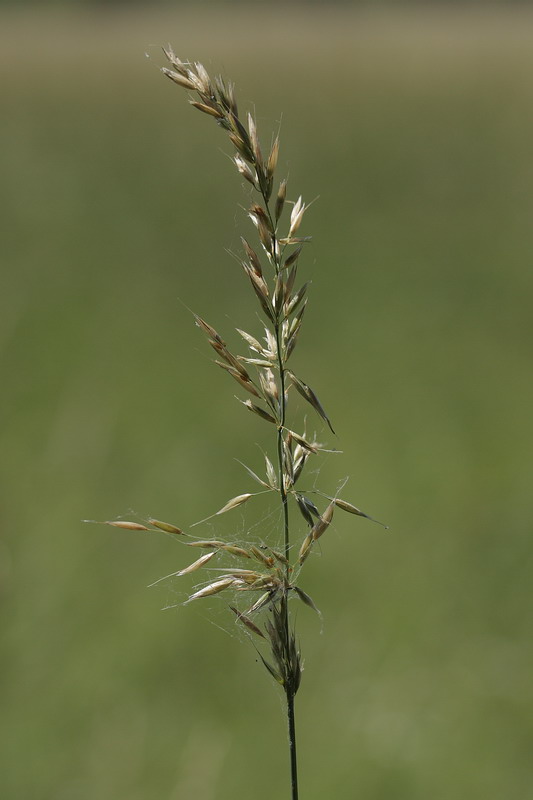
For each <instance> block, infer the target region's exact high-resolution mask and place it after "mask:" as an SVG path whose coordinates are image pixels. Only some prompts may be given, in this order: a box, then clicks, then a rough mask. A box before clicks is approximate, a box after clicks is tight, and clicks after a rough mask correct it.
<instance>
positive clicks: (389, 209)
mask: <svg viewBox="0 0 533 800" xmlns="http://www.w3.org/2000/svg"><path fill="white" fill-rule="evenodd" d="M532 23H533V16H532V15H531V14H530V13H529V12H528V11H527V10H517V9H516V8H515V9H514V10H513V9H508V10H507V11H505V12H504V11H497V10H495V9H492V10H488V9H487V8H485V9H484V10H481V9H478V10H472V9H470V10H464V9H463V10H450V9H449V8H447V9H446V8H439V9H436V10H434V11H433V12H432V13H429V10H428V9H425V10H424V9H420V8H419V9H418V10H406V9H404V10H403V11H402V10H400V9H398V8H397V9H395V10H394V9H391V8H389V9H388V10H386V11H381V12H380V13H377V12H376V13H374V12H372V11H370V10H368V9H366V10H359V11H357V10H354V9H346V8H344V9H342V8H340V7H339V8H333V7H331V6H328V7H326V6H324V5H322V6H320V5H318V6H317V7H316V8H314V9H311V8H304V7H303V6H302V7H295V8H293V9H288V8H285V9H284V10H283V11H282V10H280V8H279V6H278V7H276V5H273V6H271V7H268V8H267V7H263V8H261V9H260V10H259V11H258V10H257V9H255V10H254V9H253V8H248V9H246V8H245V7H243V6H238V7H234V8H229V7H228V8H224V10H219V11H217V10H215V9H210V10H208V11H206V8H205V7H204V6H203V4H202V9H201V10H200V9H197V10H195V9H194V8H193V7H191V6H190V5H189V6H186V7H185V8H181V10H180V11H179V13H178V12H177V11H176V9H173V8H171V7H169V6H168V5H167V6H166V7H164V8H156V7H153V8H151V9H150V8H149V9H147V8H146V7H145V8H144V9H142V8H136V9H132V8H131V7H130V6H125V5H124V4H123V7H122V8H119V9H118V10H115V12H114V13H108V12H107V11H105V10H102V9H100V10H99V11H94V10H93V11H86V12H84V13H81V12H77V13H74V11H72V10H71V11H70V12H69V11H68V10H66V11H57V10H55V11H52V10H50V8H48V6H46V5H45V4H42V5H41V7H40V8H32V9H30V8H27V9H26V8H25V7H23V5H22V4H20V5H19V8H18V10H17V9H13V8H11V9H9V10H7V9H5V10H4V12H3V13H2V15H1V16H0V44H1V46H0V63H1V67H2V73H3V78H2V81H1V83H0V97H1V107H2V119H1V122H0V164H1V166H0V171H1V175H2V181H1V183H2V190H1V192H0V202H1V209H0V215H1V217H0V218H1V221H2V222H1V227H2V292H1V300H0V304H1V309H0V357H1V364H2V366H1V374H2V378H3V380H2V385H3V389H2V392H1V401H0V403H1V425H2V429H1V434H0V437H1V438H0V444H1V452H2V459H1V462H0V469H1V476H0V477H1V482H0V501H1V506H0V525H1V542H0V591H1V594H2V607H1V608H2V610H1V614H2V659H1V664H2V668H1V669H2V693H3V696H2V704H1V708H2V712H1V722H0V726H1V731H2V736H3V744H2V747H1V748H0V752H1V754H2V755H1V759H2V761H3V762H4V763H3V765H2V771H1V774H2V779H1V782H2V796H3V797H5V798H6V799H8V800H26V798H32V800H41V799H42V800H49V799H51V798H53V799H54V800H78V799H79V800H89V798H90V799H91V800H92V798H101V799H102V800H107V798H109V800H111V799H112V800H126V798H127V800H148V799H150V800H152V798H156V797H157V798H165V799H166V798H168V800H185V798H198V800H215V799H216V800H223V799H224V798H230V797H235V796H239V795H241V796H252V797H254V798H255V800H266V799H267V798H271V797H287V796H288V775H287V771H288V770H287V753H286V735H285V727H284V720H283V716H282V703H281V698H279V696H277V693H276V689H275V687H274V686H273V685H270V684H271V681H269V678H268V676H267V675H266V673H265V672H264V669H263V668H262V667H260V666H259V665H258V664H257V663H256V657H255V654H254V651H253V650H252V648H251V647H250V645H249V644H248V643H247V642H242V641H239V638H243V637H239V636H238V634H237V633H236V632H235V627H234V625H233V622H232V621H231V620H229V619H228V616H229V612H228V611H227V610H226V604H225V601H224V600H219V601H218V602H217V598H214V599H213V601H212V602H209V601H206V604H205V605H201V604H200V603H198V604H196V605H192V606H186V607H185V608H182V607H178V608H175V609H173V610H168V611H165V612H164V613H162V612H161V611H160V609H161V608H162V607H163V606H165V605H167V604H169V603H170V604H172V603H177V602H179V601H180V600H181V599H183V595H182V594H181V593H179V591H178V587H177V586H176V584H175V583H172V582H169V583H166V584H165V583H162V584H160V585H159V586H158V587H154V588H153V589H150V590H148V589H147V588H146V586H147V584H149V583H151V582H152V581H154V580H155V579H156V578H158V577H160V576H161V575H165V574H166V573H169V572H171V571H173V570H176V569H179V568H180V567H181V566H183V564H184V563H186V559H187V554H185V555H184V553H183V550H182V549H180V547H179V546H178V545H177V544H176V542H175V541H174V540H172V539H170V538H167V537H165V536H161V538H158V537H154V536H151V535H143V534H133V533H129V532H124V531H119V530H116V529H113V528H109V527H104V526H102V527H100V526H95V525H84V524H83V523H82V522H81V520H82V519H84V518H91V519H97V520H102V519H109V518H114V517H116V516H119V515H125V516H129V517H130V518H131V514H134V515H137V516H136V517H135V518H137V519H141V518H143V517H146V516H148V515H151V514H153V515H155V516H158V517H159V518H161V519H168V520H169V521H173V522H175V523H176V524H178V525H182V526H187V525H189V524H190V523H192V522H193V521H195V520H197V519H200V518H201V517H203V516H205V515H207V514H208V513H211V512H213V511H215V510H216V509H217V508H219V507H220V506H221V505H222V504H223V503H224V502H225V501H226V500H227V499H228V497H231V496H233V495H235V494H238V493H241V492H243V491H248V490H250V491H252V490H253V489H254V487H253V486H251V485H250V481H249V480H248V479H247V476H246V474H245V473H244V471H243V470H242V467H240V466H239V464H238V463H237V462H236V461H235V460H234V459H235V458H240V459H242V460H243V461H245V462H246V463H248V464H249V465H250V466H251V467H252V468H254V469H260V468H261V458H262V456H261V452H260V450H259V449H258V447H257V445H259V446H260V447H263V448H269V447H270V446H271V445H270V442H269V434H270V431H269V430H264V428H266V427H268V426H263V425H262V424H261V423H260V422H256V420H255V419H254V418H253V416H252V415H251V414H248V413H247V412H246V411H244V410H242V409H241V408H240V407H239V405H238V404H237V403H236V401H235V400H234V398H233V394H234V386H233V385H232V384H231V381H229V379H227V378H226V377H225V376H224V375H223V374H221V371H220V370H215V369H213V368H212V367H211V365H210V363H209V361H210V358H211V356H210V354H209V352H208V348H207V346H206V345H205V342H204V340H203V337H202V336H201V335H200V334H199V332H198V331H197V330H196V329H195V327H194V325H193V324H192V323H191V317H190V314H189V313H188V312H187V311H186V309H185V308H184V306H183V303H185V304H187V305H188V306H190V307H192V308H193V309H194V310H195V311H196V312H197V313H200V314H202V315H203V316H205V317H206V318H207V319H208V320H209V321H210V322H211V323H212V324H213V325H215V327H217V328H218V329H219V330H220V331H221V332H222V333H223V334H227V336H228V341H230V342H235V339H232V338H231V330H232V329H233V328H234V327H235V326H238V327H245V328H246V327H247V326H248V327H247V329H248V330H251V331H252V332H253V331H254V330H255V331H257V330H258V329H257V320H256V317H255V303H254V300H253V298H251V297H250V292H249V288H248V286H247V285H246V283H245V281H244V279H243V276H242V275H241V274H240V272H239V269H238V266H237V265H236V264H235V262H234V261H233V260H232V259H231V257H230V256H228V255H227V253H226V249H234V250H235V249H237V248H238V244H239V236H240V234H241V233H242V232H246V231H248V232H249V223H247V221H246V218H245V215H244V212H243V210H242V205H244V204H245V203H246V198H247V196H248V193H247V190H246V189H244V193H243V187H242V186H241V185H240V181H239V179H238V177H237V176H236V175H235V174H234V170H233V168H232V166H231V164H230V162H229V160H228V158H227V157H226V155H225V154H228V153H231V150H230V149H229V148H228V146H227V142H226V140H225V139H224V137H223V136H222V134H221V133H220V132H219V131H217V130H216V127H215V126H214V125H213V124H212V123H211V122H210V120H208V119H207V118H205V117H202V116H201V115H200V114H196V112H194V111H193V110H191V109H190V108H189V107H188V106H187V103H186V98H185V96H184V94H183V93H182V92H181V91H180V90H179V89H178V88H177V87H175V86H173V85H172V84H171V83H170V82H169V81H166V80H165V79H164V78H163V77H162V76H160V75H159V73H158V72H157V69H156V67H157V66H159V65H161V64H162V63H163V58H162V56H161V55H160V52H159V50H158V46H159V45H160V44H163V43H166V42H168V41H171V42H172V43H173V45H174V48H175V50H176V52H177V53H178V54H180V55H181V56H182V57H189V58H192V59H199V60H201V61H203V62H204V63H205V64H206V66H207V67H208V69H209V70H210V71H212V72H218V71H222V72H224V74H226V75H228V76H230V77H231V78H233V79H234V80H235V81H236V82H237V86H238V97H239V98H240V105H241V107H242V108H243V109H244V108H252V109H255V110H256V114H257V120H258V125H259V131H260V134H261V135H262V138H263V141H264V142H268V141H269V140H270V136H271V132H272V130H275V129H276V128H277V126H278V123H279V121H280V120H282V125H281V141H282V151H281V157H280V172H281V173H284V172H285V171H288V173H289V175H290V180H289V188H290V196H291V197H292V198H293V199H295V198H296V197H297V195H298V194H300V193H302V194H303V196H304V198H305V199H306V200H311V199H313V198H314V197H316V196H319V199H318V200H317V201H316V202H315V203H314V205H313V206H312V207H311V209H310V210H309V211H308V213H307V215H306V219H305V225H304V228H305V229H304V230H303V232H304V233H305V234H312V235H313V244H312V245H311V246H310V248H309V249H308V250H307V251H306V258H305V259H304V261H303V262H302V264H301V266H302V267H303V268H304V269H303V270H302V272H304V271H307V275H308V276H309V277H310V278H311V279H312V281H313V284H312V290H311V302H310V306H309V309H308V312H307V316H306V325H305V326H304V329H303V333H302V336H301V341H300V344H299V347H298V349H297V350H296V352H295V354H294V356H293V364H292V366H293V369H295V370H296V371H297V372H298V373H299V374H301V375H302V377H303V378H304V379H305V380H307V381H309V383H311V385H312V386H313V387H314V388H315V389H316V391H317V392H318V394H319V396H320V397H321V399H322V400H323V402H324V404H325V405H326V408H327V409H328V412H329V413H330V415H331V416H332V419H333V422H334V426H335V427H336V430H337V432H338V434H339V435H338V439H337V440H336V441H335V444H336V446H338V447H341V448H342V449H343V450H344V454H343V455H341V456H338V457H332V456H330V457H328V458H326V459H323V460H322V461H321V462H320V475H319V476H318V479H319V481H320V486H321V487H322V488H323V489H324V490H325V491H328V492H333V491H334V490H335V487H336V485H337V482H338V480H339V479H340V478H343V477H344V476H345V475H350V476H351V477H350V481H349V483H348V485H347V487H346V490H345V492H344V496H345V497H346V498H347V499H349V500H351V501H352V502H355V503H356V504H358V505H360V506H361V507H362V508H363V509H365V510H368V511H369V513H371V514H373V515H375V516H376V517H378V518H379V519H384V520H386V521H387V522H388V523H389V524H390V526H391V530H390V531H389V532H385V531H384V530H382V529H381V528H379V527H377V526H373V525H372V524H370V523H368V522H366V521H364V520H360V519H358V518H352V517H349V516H348V515H337V516H336V518H335V525H334V526H333V530H332V531H331V532H328V534H327V537H324V539H323V540H322V541H323V547H322V554H321V556H320V555H317V556H316V557H314V558H312V559H310V560H309V561H308V563H307V564H306V574H305V577H304V578H303V581H302V585H303V586H304V588H305V589H306V590H307V591H308V592H309V593H310V594H311V595H312V596H313V598H314V599H315V601H316V602H317V604H318V605H319V606H320V608H321V609H322V611H323V614H324V626H323V632H322V631H321V626H320V622H319V621H318V620H317V619H316V618H315V617H314V616H313V614H312V612H311V611H309V610H308V609H306V608H303V610H299V611H298V628H299V631H300V633H301V641H302V649H303V653H304V657H305V667H306V669H305V673H304V680H303V683H302V688H301V692H300V694H299V696H298V722H299V731H300V738H299V747H300V769H301V796H302V798H305V800H318V799H319V798H320V800H322V799H323V798H330V797H335V798H353V797H360V798H367V800H370V799H372V800H427V798H431V799H432V800H457V798H469V800H476V799H477V798H479V800H481V799H482V800H501V798H503V797H508V798H518V797H525V796H526V795H527V793H528V789H529V787H530V786H531V781H532V778H533V775H532V769H531V744H532V724H533V717H532V711H533V708H532V687H531V660H532V656H533V647H532V644H531V638H530V634H531V610H532V609H531V555H530V553H531V517H532V502H531V441H532V434H533V421H532V414H531V408H532V401H533V378H532V372H531V356H532V352H531V351H532V315H531V296H532V289H533V285H532V284H533V279H532V270H531V264H532V256H533V234H532V226H531V213H532V210H533V189H532V182H533V153H532V149H531V142H532V140H533V114H532V101H533V82H532V70H533V25H532ZM144 51H148V53H149V54H150V55H151V60H150V61H148V60H146V59H145V58H144ZM180 301H181V302H180ZM319 430H320V433H321V434H322V435H324V436H325V432H324V431H323V430H321V429H319ZM317 464H318V462H317ZM267 512H268V508H267V507H263V506H261V504H258V505H257V506H256V507H254V508H253V507H252V505H251V504H249V505H247V506H246V507H245V511H243V513H242V514H241V513H240V512H239V511H235V512H233V513H234V516H233V517H232V518H231V519H230V518H229V516H228V518H226V520H227V521H225V527H224V526H223V528H222V530H223V532H224V535H228V536H235V528H236V529H237V533H238V535H244V533H243V532H244V531H245V530H246V529H247V528H248V527H252V526H254V525H255V524H256V523H257V522H258V520H260V519H261V517H262V515H264V514H266V513H267ZM276 521H277V518H276V516H275V515H274V516H273V517H271V518H270V519H269V521H268V524H266V526H265V533H270V534H271V535H272V528H273V527H275V524H276ZM233 526H235V527H233ZM204 530H205V532H206V533H209V532H212V530H213V529H211V528H209V527H208V526H206V527H205V528H204ZM214 530H216V531H218V528H217V529H214ZM253 531H254V534H255V535H256V536H261V535H262V531H263V529H262V528H261V527H260V526H259V527H254V528H253ZM275 535H276V534H275V530H274V536H275ZM300 535H301V530H300V531H299V533H298V536H300ZM183 580H187V579H186V578H184V579H183ZM192 584H193V581H192V580H191V581H189V582H188V583H187V584H186V585H185V584H183V587H184V588H185V591H187V589H188V588H189V587H190V586H191V585H192ZM181 586H182V585H181V584H180V587H179V588H181ZM211 623H214V624H211ZM228 632H229V633H231V634H232V635H231V636H230V635H228Z"/></svg>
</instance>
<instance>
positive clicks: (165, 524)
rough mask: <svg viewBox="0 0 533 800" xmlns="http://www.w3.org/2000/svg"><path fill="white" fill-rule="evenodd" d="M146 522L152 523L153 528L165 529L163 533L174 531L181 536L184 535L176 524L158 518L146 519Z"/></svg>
mask: <svg viewBox="0 0 533 800" xmlns="http://www.w3.org/2000/svg"><path fill="white" fill-rule="evenodd" d="M148 524H149V525H152V526H153V527H154V528H159V530H160V531H165V533H175V534H177V535H182V536H184V535H185V534H184V532H183V531H182V530H181V528H178V527H176V525H171V524H170V522H161V520H160V519H152V518H150V519H149V520H148Z"/></svg>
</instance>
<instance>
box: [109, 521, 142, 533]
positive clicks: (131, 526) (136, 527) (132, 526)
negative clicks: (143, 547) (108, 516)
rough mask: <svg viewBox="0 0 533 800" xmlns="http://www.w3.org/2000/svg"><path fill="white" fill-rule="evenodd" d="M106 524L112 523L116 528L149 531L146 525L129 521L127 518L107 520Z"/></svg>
mask: <svg viewBox="0 0 533 800" xmlns="http://www.w3.org/2000/svg"><path fill="white" fill-rule="evenodd" d="M104 525H112V526H113V527H114V528H124V530H127V531H149V530H150V528H147V527H146V525H141V524H140V523H139V522H129V521H128V520H125V519H115V520H106V521H105V522H104Z"/></svg>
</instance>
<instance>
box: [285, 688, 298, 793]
mask: <svg viewBox="0 0 533 800" xmlns="http://www.w3.org/2000/svg"><path fill="white" fill-rule="evenodd" d="M287 719H288V722H289V751H290V757H291V791H292V800H298V761H297V758H296V726H295V720H294V694H293V693H292V691H287Z"/></svg>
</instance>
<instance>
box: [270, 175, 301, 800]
mask: <svg viewBox="0 0 533 800" xmlns="http://www.w3.org/2000/svg"><path fill="white" fill-rule="evenodd" d="M261 194H262V196H263V200H264V203H265V209H266V212H267V214H268V216H269V219H270V223H271V225H272V229H274V222H273V220H272V215H271V213H270V208H269V205H268V200H267V198H266V195H265V193H264V192H263V190H262V189H261ZM280 266H281V258H280V263H277V264H276V273H278V272H279V270H280ZM278 314H279V311H278ZM274 335H275V337H276V350H277V361H278V369H279V391H280V399H279V427H278V471H279V493H280V498H281V505H282V508H283V531H284V551H285V558H286V559H287V567H286V571H285V583H286V585H285V588H284V598H283V599H284V602H283V603H282V608H283V628H284V637H283V638H284V645H285V652H286V654H287V656H288V653H289V642H290V624H289V597H288V588H287V587H288V585H289V582H290V566H289V563H288V562H289V556H290V532H289V502H288V496H287V491H286V488H285V469H284V457H283V430H284V426H285V416H286V401H285V363H284V360H283V348H282V341H281V322H280V320H279V316H277V317H276V322H275V324H274ZM294 695H295V692H294V687H293V686H292V682H289V683H287V684H286V685H285V696H286V698H287V722H288V733H289V756H290V764H291V800H298V761H297V757H296V720H295V714H294Z"/></svg>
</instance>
